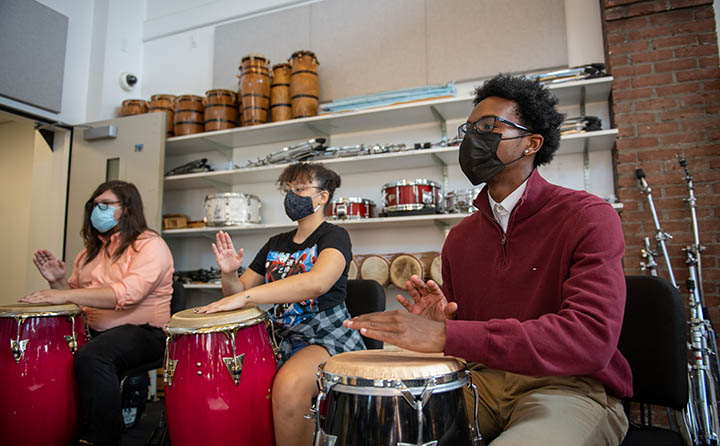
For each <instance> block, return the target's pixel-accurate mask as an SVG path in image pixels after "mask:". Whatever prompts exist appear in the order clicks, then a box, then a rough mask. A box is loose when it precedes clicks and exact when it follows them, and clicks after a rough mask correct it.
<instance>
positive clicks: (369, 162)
mask: <svg viewBox="0 0 720 446" xmlns="http://www.w3.org/2000/svg"><path fill="white" fill-rule="evenodd" d="M616 135H617V129H609V130H599V131H596V132H587V133H579V134H575V135H565V136H563V137H562V140H561V142H560V148H559V149H558V152H557V153H558V154H568V153H581V152H583V151H584V148H585V144H586V143H587V144H588V148H589V150H590V151H591V152H594V151H609V150H612V148H613V146H614V144H615V137H616ZM457 153H458V147H457V146H453V147H438V148H434V149H418V150H409V151H407V152H393V153H381V154H378V155H363V156H354V157H347V158H335V159H325V160H321V161H322V162H323V163H324V164H325V165H326V166H328V167H329V168H331V169H333V170H334V171H335V172H337V173H338V174H339V175H344V174H355V173H363V172H376V171H381V170H387V169H397V166H403V168H407V169H415V168H422V167H431V166H437V165H442V164H445V165H448V164H457V157H458V155H457ZM285 167H286V164H276V165H271V166H262V167H249V168H241V169H233V170H219V171H215V172H201V173H189V174H184V175H173V176H170V177H166V178H165V190H167V191H171V190H186V189H202V188H208V187H213V188H217V189H228V190H229V189H230V188H231V187H232V186H233V185H240V184H251V183H261V182H268V181H275V179H276V178H277V177H278V175H280V172H281V171H282V170H283V169H284V168H285Z"/></svg>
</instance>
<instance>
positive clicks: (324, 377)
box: [313, 350, 483, 446]
mask: <svg viewBox="0 0 720 446" xmlns="http://www.w3.org/2000/svg"><path fill="white" fill-rule="evenodd" d="M318 385H319V386H320V394H319V395H318V398H317V402H316V405H315V406H314V407H313V411H314V412H315V444H316V445H317V444H320V445H335V446H349V445H378V446H380V445H393V446H394V445H438V446H443V445H445V446H450V445H452V446H456V445H462V446H465V445H467V446H471V445H473V446H477V445H481V444H483V443H482V440H481V438H480V435H479V434H478V433H477V432H478V426H477V421H476V422H475V426H474V428H471V426H469V425H468V422H467V415H466V411H465V399H464V396H463V387H467V386H470V387H472V388H473V391H475V387H474V386H473V385H472V383H471V380H470V376H469V372H468V371H467V370H466V369H465V366H464V363H463V362H461V361H460V360H459V359H456V358H453V357H449V356H442V355H439V354H438V355H432V354H421V353H413V352H409V351H403V350H364V351H354V352H348V353H341V354H339V355H335V356H333V357H331V358H330V359H328V360H327V362H325V363H324V364H321V365H320V367H319V370H318ZM475 395H476V398H475V401H476V404H477V392H476V391H475Z"/></svg>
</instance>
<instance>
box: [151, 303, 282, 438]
mask: <svg viewBox="0 0 720 446" xmlns="http://www.w3.org/2000/svg"><path fill="white" fill-rule="evenodd" d="M267 321H268V316H267V313H265V312H263V311H261V310H260V309H258V308H257V307H256V306H248V307H245V308H242V309H240V310H235V311H227V312H222V313H214V314H198V313H195V312H194V311H193V310H192V309H189V310H185V311H181V312H179V313H176V314H175V315H173V317H172V319H171V320H170V322H169V323H168V324H167V325H166V326H165V333H166V334H167V342H166V345H167V347H166V349H165V350H166V351H165V405H166V413H167V421H168V431H169V433H170V441H171V442H172V444H173V446H196V445H200V444H203V445H258V446H272V445H273V444H274V432H273V420H272V395H271V390H272V382H273V378H274V376H275V369H276V366H275V358H274V356H273V349H272V346H271V344H270V337H269V336H268V332H267V329H266V322H267Z"/></svg>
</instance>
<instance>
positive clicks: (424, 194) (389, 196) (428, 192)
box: [382, 179, 442, 212]
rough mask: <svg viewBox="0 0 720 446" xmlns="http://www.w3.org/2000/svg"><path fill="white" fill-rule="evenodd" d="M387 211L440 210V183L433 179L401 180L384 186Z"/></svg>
mask: <svg viewBox="0 0 720 446" xmlns="http://www.w3.org/2000/svg"><path fill="white" fill-rule="evenodd" d="M382 192H383V201H384V202H385V211H389V212H407V211H422V210H429V211H432V212H436V211H440V210H441V208H440V203H441V201H440V200H441V197H442V196H441V194H440V184H438V183H436V182H435V181H432V180H424V179H416V180H400V181H396V182H394V183H387V184H386V185H384V186H383V189H382Z"/></svg>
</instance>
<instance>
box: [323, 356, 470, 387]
mask: <svg viewBox="0 0 720 446" xmlns="http://www.w3.org/2000/svg"><path fill="white" fill-rule="evenodd" d="M464 368H465V363H464V362H463V361H462V360H461V359H458V358H455V357H453V356H443V354H442V353H436V354H433V353H415V352H411V351H408V350H390V349H387V350H360V351H353V352H346V353H340V354H339V355H335V356H333V357H331V358H330V359H328V360H327V362H326V363H325V365H324V366H322V369H323V371H324V372H328V373H332V374H333V375H340V376H347V377H357V378H363V379H372V380H391V379H401V380H409V379H424V378H433V377H437V376H442V375H447V374H450V373H455V372H459V371H461V370H463V369H464Z"/></svg>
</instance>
